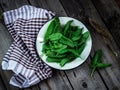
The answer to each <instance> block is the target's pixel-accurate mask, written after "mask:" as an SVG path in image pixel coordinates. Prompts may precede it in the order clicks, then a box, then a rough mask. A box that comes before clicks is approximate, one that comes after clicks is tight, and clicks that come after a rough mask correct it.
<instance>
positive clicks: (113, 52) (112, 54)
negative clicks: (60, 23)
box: [0, 0, 120, 90]
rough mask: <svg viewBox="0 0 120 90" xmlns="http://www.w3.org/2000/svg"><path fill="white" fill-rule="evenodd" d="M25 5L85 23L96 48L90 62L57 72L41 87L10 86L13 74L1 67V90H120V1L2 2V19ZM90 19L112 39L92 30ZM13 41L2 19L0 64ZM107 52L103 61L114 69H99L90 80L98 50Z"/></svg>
mask: <svg viewBox="0 0 120 90" xmlns="http://www.w3.org/2000/svg"><path fill="white" fill-rule="evenodd" d="M23 5H33V6H36V7H40V8H44V9H47V10H51V11H53V12H55V13H56V15H57V16H69V17H73V18H76V19H78V20H80V21H82V22H83V23H84V24H85V25H86V26H87V28H88V29H89V30H90V33H91V36H92V40H93V46H92V51H91V54H90V56H89V57H88V59H87V61H86V62H85V63H84V64H82V65H81V66H79V67H77V68H75V69H72V70H67V71H59V70H55V69H54V70H53V77H51V78H49V79H46V80H44V81H41V82H40V83H38V84H37V85H34V86H32V87H29V88H25V89H20V88H17V87H14V86H12V85H10V84H9V79H10V78H11V76H12V75H13V73H12V72H11V71H3V70H2V68H1V65H0V90H120V43H119V42H120V30H119V29H120V0H0V12H1V13H0V16H1V15H2V13H3V12H5V11H8V10H12V9H15V8H19V7H20V6H23ZM89 18H91V19H92V20H95V21H96V22H97V23H98V24H99V25H100V26H101V27H103V28H104V30H105V31H107V32H108V33H109V34H111V36H112V38H111V39H109V38H107V37H104V36H103V35H101V34H100V33H99V32H97V31H96V30H95V28H93V27H92V25H91V24H90V23H89V20H88V19H89ZM12 41H13V39H12V38H11V36H10V34H9V33H8V31H7V29H6V26H5V24H4V21H3V18H1V17H0V64H1V62H2V58H3V56H4V54H5V53H6V52H7V50H8V48H9V46H10V45H11V43H12ZM98 49H102V50H103V53H104V55H103V62H108V63H111V64H112V66H111V67H108V68H105V69H98V70H97V71H96V72H95V74H94V78H91V77H90V73H91V67H90V66H91V58H92V57H93V55H94V53H95V51H96V50H98Z"/></svg>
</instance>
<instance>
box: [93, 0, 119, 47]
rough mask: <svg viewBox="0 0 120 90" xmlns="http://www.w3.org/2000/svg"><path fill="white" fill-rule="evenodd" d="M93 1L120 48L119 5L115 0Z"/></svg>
mask: <svg viewBox="0 0 120 90" xmlns="http://www.w3.org/2000/svg"><path fill="white" fill-rule="evenodd" d="M92 1H93V2H94V5H95V7H96V8H97V10H98V12H99V14H100V15H101V17H102V19H103V20H104V22H105V24H106V26H107V27H108V29H109V31H110V32H111V34H112V35H113V38H114V39H115V41H116V43H117V45H118V46H119V48H120V43H119V40H120V31H119V29H120V9H119V7H118V5H117V4H116V2H115V1H114V0H109V1H108V0H97V1H96V0H92ZM101 6H102V7H101Z"/></svg>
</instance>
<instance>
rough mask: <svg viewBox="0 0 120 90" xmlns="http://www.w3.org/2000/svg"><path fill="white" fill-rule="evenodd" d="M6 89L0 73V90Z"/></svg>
mask: <svg viewBox="0 0 120 90" xmlns="http://www.w3.org/2000/svg"><path fill="white" fill-rule="evenodd" d="M5 89H6V87H5V86H4V83H3V80H2V78H1V75H0V90H5Z"/></svg>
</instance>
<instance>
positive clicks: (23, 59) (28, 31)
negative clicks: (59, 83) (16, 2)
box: [2, 5, 54, 88]
mask: <svg viewBox="0 0 120 90" xmlns="http://www.w3.org/2000/svg"><path fill="white" fill-rule="evenodd" d="M53 16H54V13H52V12H51V11H47V10H45V9H42V8H36V7H33V6H29V5H25V6H22V7H20V8H18V9H15V10H11V11H7V12H5V13H4V20H5V24H6V26H7V28H8V31H9V32H10V34H11V36H12V38H13V39H14V42H13V43H12V45H11V46H10V48H9V50H8V52H7V53H6V55H5V57H4V58H3V62H2V68H3V69H4V70H12V71H13V72H14V73H15V75H14V76H12V78H11V80H10V84H12V85H14V86H17V87H20V88H24V87H29V86H31V85H34V84H36V83H38V82H40V81H41V80H44V79H46V78H48V77H50V76H51V74H52V71H51V68H50V67H49V66H47V65H46V64H45V63H43V62H42V61H41V60H40V58H38V56H37V53H36V50H35V47H36V45H35V42H36V38H37V34H38V32H39V30H40V28H41V27H42V26H43V25H44V24H45V23H46V22H47V21H48V20H50V19H52V17H53Z"/></svg>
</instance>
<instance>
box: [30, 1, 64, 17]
mask: <svg viewBox="0 0 120 90" xmlns="http://www.w3.org/2000/svg"><path fill="white" fill-rule="evenodd" d="M29 1H30V3H31V4H32V5H34V6H37V7H42V8H45V9H47V10H51V11H53V12H55V13H56V15H57V16H66V13H65V11H64V9H63V7H62V6H61V4H60V3H59V0H39V1H38V0H29Z"/></svg>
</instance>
